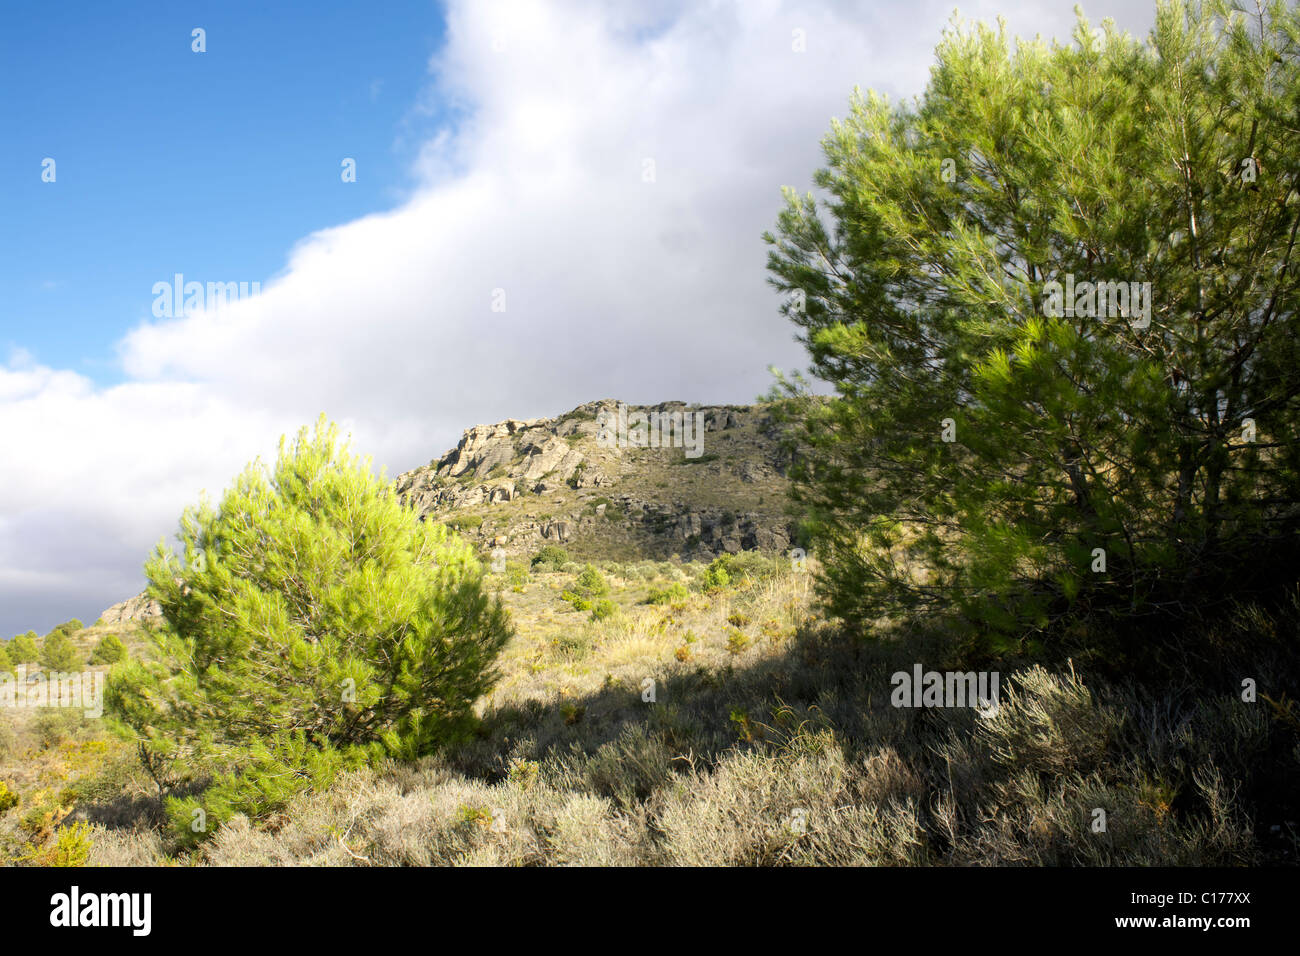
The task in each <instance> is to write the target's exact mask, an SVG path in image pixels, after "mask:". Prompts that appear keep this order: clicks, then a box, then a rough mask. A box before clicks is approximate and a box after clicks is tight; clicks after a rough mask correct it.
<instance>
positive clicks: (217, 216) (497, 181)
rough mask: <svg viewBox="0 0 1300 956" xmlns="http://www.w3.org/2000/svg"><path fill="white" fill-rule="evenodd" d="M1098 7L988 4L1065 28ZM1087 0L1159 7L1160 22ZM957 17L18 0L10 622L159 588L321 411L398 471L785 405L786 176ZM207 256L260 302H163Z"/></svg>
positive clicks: (18, 627) (904, 80)
mask: <svg viewBox="0 0 1300 956" xmlns="http://www.w3.org/2000/svg"><path fill="white" fill-rule="evenodd" d="M1073 6H1074V0H1017V2H1007V0H970V2H968V3H964V4H963V6H962V13H963V14H964V15H965V16H966V18H967V19H968V20H983V21H986V22H991V21H993V20H994V19H995V18H996V17H998V16H999V15H1005V16H1006V19H1007V26H1008V29H1009V31H1010V32H1011V33H1012V34H1013V35H1019V36H1029V37H1032V36H1033V35H1035V34H1042V35H1044V36H1047V37H1057V38H1060V39H1065V40H1067V41H1068V38H1069V35H1070V32H1071V30H1072V28H1073V26H1074V14H1073V12H1072V8H1073ZM1088 10H1089V13H1090V15H1091V16H1092V17H1093V22H1094V23H1096V22H1098V21H1099V19H1100V17H1101V16H1104V15H1107V14H1111V15H1114V16H1115V17H1116V18H1117V19H1118V21H1119V25H1120V26H1121V28H1126V29H1129V30H1131V31H1133V32H1136V33H1139V34H1145V32H1146V31H1147V29H1148V28H1149V26H1150V22H1151V19H1152V17H1151V9H1150V7H1149V6H1148V5H1146V4H1139V5H1134V4H1133V3H1132V2H1131V0H1098V2H1096V3H1089V4H1088ZM952 13H953V11H952V0H752V2H750V0H745V2H734V0H657V2H656V3H654V4H634V3H626V2H622V0H493V2H487V0H445V2H443V3H440V4H434V3H431V2H419V3H417V2H413V0H392V2H386V3H383V4H374V3H360V2H352V3H341V2H334V0H314V2H310V3H295V4H290V3H265V2H258V3H253V2H240V0H235V2H231V0H227V2H221V3H211V4H207V3H190V2H185V0H174V2H169V3H164V2H156V3H155V2H133V3H126V4H107V3H89V2H82V3H77V4H66V3H60V2H58V0H53V2H48V3H44V4H27V5H17V4H10V5H9V6H8V7H7V8H6V10H5V12H4V14H3V19H2V20H0V81H2V85H0V89H3V90H4V95H3V96H0V130H3V138H0V448H3V449H4V454H2V455H0V635H5V634H12V633H14V632H16V631H24V630H27V629H28V628H34V629H36V630H37V631H39V632H42V633H44V632H45V631H48V630H49V629H50V628H51V627H52V626H53V625H55V624H57V623H58V622H60V621H63V620H67V619H68V618H70V617H74V616H75V617H79V618H81V619H83V620H94V619H95V618H96V617H97V616H98V615H99V613H100V612H101V611H102V610H104V609H105V608H107V607H108V606H109V605H111V604H114V603H116V602H118V601H121V600H123V599H125V598H127V597H130V596H132V595H134V594H136V593H137V592H139V591H140V590H141V588H142V587H143V585H144V578H143V574H142V571H141V568H142V564H143V562H144V560H145V558H146V556H147V555H148V553H149V551H150V550H151V548H152V547H153V546H154V545H155V544H156V543H157V542H158V541H160V540H165V539H169V538H170V537H171V535H172V534H173V533H174V531H175V529H176V527H177V522H178V518H179V516H180V514H181V511H182V509H183V508H184V507H185V506H186V505H189V504H193V503H195V502H196V501H197V500H198V499H199V497H200V495H201V494H202V493H204V492H206V493H208V494H209V496H211V497H214V498H215V497H216V496H218V495H219V494H220V493H221V491H222V490H223V489H224V488H226V487H227V486H228V485H229V484H230V482H231V480H232V478H233V477H234V476H235V475H236V474H237V473H238V472H239V471H240V469H242V468H243V467H244V466H245V465H246V464H247V463H248V462H250V461H251V460H253V459H254V458H256V457H258V456H261V457H263V458H264V459H265V458H266V457H268V456H270V455H273V454H274V452H275V449H276V444H277V441H278V439H279V437H280V436H281V435H284V434H286V433H289V434H292V433H293V432H295V431H296V430H297V429H298V428H299V427H300V426H302V425H303V424H305V423H308V422H311V421H314V420H315V419H316V417H317V416H318V415H319V414H320V413H322V412H323V413H325V414H326V415H328V416H329V417H330V418H331V419H333V420H334V421H337V422H339V423H340V424H341V425H342V426H343V427H344V429H345V430H346V431H347V432H348V433H349V434H350V435H351V437H352V440H353V446H354V447H355V448H356V449H357V450H358V451H360V452H362V453H364V454H369V455H371V456H373V458H374V461H375V463H376V465H378V466H383V467H385V468H386V469H387V471H388V473H389V475H396V474H397V473H399V472H401V471H403V470H406V469H409V468H411V467H414V466H417V465H421V464H424V463H426V462H428V461H429V460H430V459H432V458H436V457H437V456H439V455H441V454H442V453H443V452H445V451H446V450H447V449H448V448H449V447H451V446H453V445H454V444H455V443H456V441H457V440H458V439H459V437H460V435H461V433H462V431H463V430H464V429H465V428H468V427H470V426H472V425H475V424H480V423H489V422H497V421H501V420H503V419H506V418H531V417H540V416H551V415H557V414H561V413H563V412H565V411H568V410H569V409H572V408H574V407H576V406H577V405H580V404H582V403H584V402H589V401H592V400H595V399H604V398H612V399H622V400H625V401H627V402H629V403H634V404H650V403H657V402H662V401H668V400H681V401H696V402H704V403H723V402H749V401H752V400H753V399H754V397H755V396H756V395H759V394H761V393H763V392H765V391H767V389H768V387H769V385H770V383H771V379H770V376H769V374H768V371H767V368H768V366H769V365H777V366H779V367H782V368H787V369H788V368H792V367H801V366H802V365H803V364H805V356H804V353H803V351H802V349H801V348H800V347H799V346H798V345H797V343H796V342H795V341H794V329H793V328H792V327H791V326H790V324H789V322H788V321H787V320H786V319H785V318H784V316H782V315H781V313H780V308H779V307H780V303H779V301H777V298H776V296H775V294H774V292H773V291H772V289H771V288H770V287H769V286H768V285H767V283H766V281H765V280H766V273H765V269H764V266H765V262H766V256H767V251H768V250H767V247H766V246H765V245H764V244H763V242H762V240H761V235H762V233H763V231H764V230H766V229H770V228H772V226H773V223H774V221H775V219H776V216H777V214H778V212H779V210H780V206H781V193H780V190H781V187H782V186H787V185H788V186H793V187H795V188H796V189H799V190H801V191H803V190H806V189H808V188H810V186H811V183H812V178H813V174H814V172H815V170H816V169H817V168H818V166H819V165H820V164H821V161H822V154H821V148H820V142H821V139H822V137H823V136H824V135H825V134H826V132H827V130H828V128H829V126H830V122H831V119H832V117H835V116H842V115H844V113H845V112H846V110H847V105H848V101H849V97H850V93H851V91H852V89H853V88H854V86H861V87H862V88H864V89H867V88H874V89H876V90H878V91H880V92H883V93H885V94H887V95H889V96H892V97H895V98H897V97H904V96H906V97H911V96H914V95H917V94H919V93H921V92H922V91H923V90H924V87H925V83H926V81H927V79H928V77H929V69H930V65H931V63H932V61H933V51H934V48H935V45H936V43H937V42H938V41H939V39H940V36H941V33H942V31H943V30H944V29H945V27H946V26H947V25H948V24H949V21H950V18H951V17H952ZM195 27H201V28H203V29H204V30H205V31H206V37H205V39H206V47H207V49H206V52H204V53H201V54H200V53H194V52H192V50H191V44H192V38H191V31H192V30H193V29H194V28H195ZM795 37H798V38H799V42H797V43H796V42H793V41H794V38H795ZM960 148H962V145H961V144H960V143H958V144H954V149H960ZM46 157H50V158H53V159H54V160H55V162H56V164H57V165H56V174H57V179H56V181H55V182H53V183H45V182H42V180H41V171H42V160H43V159H45V158H46ZM345 157H351V158H354V159H355V160H356V161H357V177H358V181H357V182H356V183H343V182H342V181H341V179H340V171H341V169H340V163H341V161H342V160H343V159H344V158H345ZM647 169H652V170H653V173H654V175H652V176H647V175H646V171H647ZM175 273H182V274H183V275H184V276H185V278H186V280H188V281H198V282H201V283H205V284H206V283H215V282H221V283H226V282H247V283H250V284H251V283H254V282H256V283H260V285H261V288H260V293H259V294H257V295H255V296H251V297H249V298H248V299H243V298H242V297H241V299H240V300H239V301H238V302H236V303H233V304H229V305H225V306H222V307H220V308H214V307H212V306H211V304H210V303H208V304H207V305H208V307H207V308H200V309H198V310H197V311H195V312H194V313H193V314H189V315H177V316H172V317H156V316H154V315H152V314H151V310H152V305H153V299H154V294H153V287H154V284H155V283H158V282H170V281H171V279H172V277H173V275H174V274H175ZM498 305H503V306H505V308H504V309H499V308H498Z"/></svg>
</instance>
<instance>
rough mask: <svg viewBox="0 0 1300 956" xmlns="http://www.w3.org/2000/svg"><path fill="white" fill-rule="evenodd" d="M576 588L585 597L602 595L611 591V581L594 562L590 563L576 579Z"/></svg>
mask: <svg viewBox="0 0 1300 956" xmlns="http://www.w3.org/2000/svg"><path fill="white" fill-rule="evenodd" d="M573 583H574V589H575V590H577V591H578V592H579V593H580V594H582V595H583V596H584V597H600V596H601V595H602V594H608V593H609V582H608V581H606V580H605V576H604V575H603V574H601V573H600V571H599V569H598V568H597V567H596V566H595V565H594V564H588V565H587V566H586V567H584V568H583V569H582V570H581V571H580V572H579V573H578V576H577V578H575V579H574V582H573Z"/></svg>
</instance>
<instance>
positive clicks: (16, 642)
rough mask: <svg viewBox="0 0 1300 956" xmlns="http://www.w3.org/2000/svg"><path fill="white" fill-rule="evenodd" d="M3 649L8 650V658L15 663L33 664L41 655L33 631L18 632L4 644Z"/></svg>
mask: <svg viewBox="0 0 1300 956" xmlns="http://www.w3.org/2000/svg"><path fill="white" fill-rule="evenodd" d="M5 650H7V651H8V652H9V659H10V660H11V661H13V662H14V663H15V664H33V663H35V662H36V661H37V660H39V659H40V656H41V649H40V647H39V646H38V645H37V643H36V632H35V631H28V632H27V633H26V634H19V635H18V636H17V637H15V638H14V639H13V640H11V641H10V642H9V643H8V645H6V647H5Z"/></svg>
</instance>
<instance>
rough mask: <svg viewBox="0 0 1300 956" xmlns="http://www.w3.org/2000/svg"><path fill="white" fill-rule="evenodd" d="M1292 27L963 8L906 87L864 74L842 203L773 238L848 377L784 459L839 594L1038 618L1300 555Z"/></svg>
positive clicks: (844, 603) (832, 597)
mask: <svg viewBox="0 0 1300 956" xmlns="http://www.w3.org/2000/svg"><path fill="white" fill-rule="evenodd" d="M1298 37H1300V13H1297V11H1296V9H1294V8H1292V7H1288V6H1287V5H1286V4H1284V3H1281V2H1273V3H1270V4H1268V5H1267V7H1266V9H1264V10H1262V11H1261V12H1260V14H1259V16H1258V17H1255V16H1251V17H1246V16H1243V15H1242V14H1240V13H1237V12H1234V11H1232V10H1231V9H1230V8H1229V7H1228V6H1227V5H1226V4H1223V3H1217V2H1216V3H1208V4H1205V5H1204V6H1202V5H1199V4H1182V3H1176V2H1167V3H1161V4H1160V5H1159V7H1158V10H1157V17H1156V25H1155V27H1154V29H1153V31H1152V33H1151V35H1150V37H1149V38H1148V39H1147V41H1146V42H1140V41H1138V40H1135V39H1133V38H1132V37H1129V36H1128V35H1127V34H1123V35H1121V34H1119V33H1117V31H1116V30H1115V29H1114V27H1113V24H1111V23H1110V22H1107V24H1106V25H1105V29H1104V31H1102V32H1101V34H1100V36H1098V35H1097V34H1095V33H1094V31H1093V30H1092V29H1091V27H1090V26H1089V24H1088V23H1087V21H1086V20H1084V19H1083V17H1082V16H1080V19H1079V22H1078V25H1077V27H1076V30H1075V34H1074V38H1073V39H1074V42H1073V43H1072V44H1069V45H1053V46H1051V47H1049V46H1047V45H1045V44H1044V43H1042V42H1038V41H1036V42H1032V43H1025V42H1023V41H1021V42H1020V43H1019V45H1018V46H1016V47H1015V49H1014V51H1013V50H1012V48H1011V45H1010V42H1009V40H1008V37H1007V36H1006V35H1005V33H1004V32H1003V31H1002V30H997V31H994V30H992V29H990V28H987V27H983V26H981V27H978V28H963V27H957V26H954V27H953V28H951V29H950V30H949V31H948V32H947V33H946V34H945V36H944V38H943V40H942V42H941V44H940V46H939V47H938V50H937V62H936V64H935V66H934V69H933V71H932V74H931V80H930V83H929V86H928V88H927V89H926V91H925V94H924V96H923V97H922V98H921V100H920V101H919V102H917V103H916V104H915V105H907V104H891V103H889V102H888V101H887V100H886V99H885V98H883V97H881V96H879V95H877V94H875V93H870V94H868V95H866V96H862V95H860V94H858V93H855V94H854V98H853V101H852V105H851V113H850V116H849V117H848V118H847V119H846V120H844V121H842V122H841V121H836V122H835V123H834V124H833V126H832V129H831V132H830V134H829V135H828V136H827V137H826V139H825V140H824V143H823V146H824V150H825V154H826V158H827V162H828V167H827V168H825V169H823V170H821V171H820V172H819V173H818V175H817V177H816V179H815V182H816V185H817V186H818V187H819V188H820V189H822V190H824V192H825V193H826V194H827V197H828V198H826V199H825V200H824V201H822V202H820V203H819V202H818V200H817V199H816V198H815V197H814V196H813V195H812V194H808V195H806V196H804V197H800V196H798V195H797V194H795V193H794V192H793V191H792V190H787V191H786V206H785V209H784V211H783V212H782V213H781V215H780V218H779V221H778V230H777V231H778V233H779V236H774V235H772V234H771V233H768V234H766V235H765V237H764V238H765V239H766V240H767V241H768V242H769V243H771V244H772V245H773V246H774V248H773V250H772V252H771V254H770V256H769V270H770V272H771V275H772V283H773V284H774V285H775V286H776V287H777V288H778V289H779V290H781V291H782V292H783V293H785V295H786V302H785V304H784V305H783V310H784V311H785V312H786V314H787V315H789V316H790V318H791V319H792V320H793V321H794V322H795V323H796V324H797V325H798V326H799V328H800V330H801V338H802V341H803V342H804V343H805V345H806V346H807V348H808V350H809V353H810V356H811V360H812V366H811V371H812V372H813V373H814V374H815V375H816V376H818V377H820V378H821V379H824V380H826V381H828V382H830V383H832V384H833V386H834V389H835V394H834V396H833V397H832V398H830V399H829V400H827V401H812V400H809V399H807V398H802V399H797V400H796V408H797V411H798V412H799V413H800V414H801V415H802V425H801V428H800V432H799V434H798V436H797V438H798V441H799V444H800V446H801V448H800V450H801V459H800V462H799V464H798V465H797V467H796V470H795V475H794V477H795V480H796V492H795V493H796V497H797V499H798V500H799V501H800V502H801V504H802V505H803V507H804V508H805V509H806V512H807V516H808V523H809V527H810V529H811V530H812V531H813V532H814V533H815V534H816V535H818V537H819V538H820V547H821V548H822V549H823V558H824V560H823V562H822V566H823V567H824V568H825V572H824V577H823V581H822V587H823V592H824V594H825V595H826V597H827V598H828V601H829V604H830V607H831V610H832V611H833V612H835V613H836V614H838V615H839V616H840V617H842V618H843V619H845V620H847V621H850V622H853V623H855V624H857V625H859V626H860V627H862V628H863V629H865V628H866V627H868V626H869V624H870V623H871V622H872V621H875V620H877V619H878V618H879V617H881V616H882V615H883V616H891V615H898V614H901V613H906V612H907V611H909V610H915V609H922V608H948V609H951V608H955V609H957V610H958V611H960V612H962V613H964V614H965V615H966V616H967V617H968V618H970V619H972V620H976V621H979V622H983V623H984V624H987V625H991V628H990V630H992V631H993V632H995V633H1011V634H1016V633H1021V634H1023V633H1025V631H1024V629H1025V628H1026V626H1028V627H1030V628H1036V627H1038V628H1041V627H1044V626H1046V625H1048V624H1049V622H1050V621H1051V620H1052V619H1053V617H1054V616H1055V615H1057V614H1061V613H1064V612H1065V611H1067V610H1070V611H1072V612H1076V613H1077V612H1078V611H1079V610H1080V609H1081V608H1093V609H1105V612H1106V613H1107V614H1113V615H1120V616H1131V615H1135V614H1144V613H1148V612H1152V611H1155V610H1178V609H1185V608H1187V607H1189V606H1191V605H1194V604H1195V603H1197V602H1198V601H1201V600H1203V599H1204V598H1205V596H1206V588H1207V586H1214V587H1216V588H1219V589H1220V593H1222V592H1224V591H1229V590H1232V591H1234V592H1235V593H1236V594H1237V595H1238V596H1241V595H1243V594H1248V593H1250V590H1251V588H1252V587H1253V586H1254V585H1257V584H1263V583H1264V582H1265V579H1266V578H1267V575H1260V574H1259V573H1258V571H1259V569H1261V568H1265V569H1267V568H1269V567H1270V566H1272V567H1279V566H1284V565H1282V564H1279V563H1278V562H1273V563H1272V564H1271V565H1270V562H1268V561H1261V557H1262V556H1264V555H1268V554H1278V555H1290V556H1294V542H1295V540H1296V537H1297V536H1296V531H1297V503H1298V502H1300V444H1298V443H1297V438H1296V424H1297V405H1298V403H1300V362H1298V361H1297V359H1300V344H1298V343H1300V335H1297V333H1298V332H1300V329H1298V328H1297V320H1296V304H1297V295H1298V285H1300V284H1298V283H1297V276H1298V274H1300V270H1298V267H1297V263H1296V258H1295V256H1296V239H1297V230H1298V229H1300V193H1298V192H1297V187H1298V186H1300V152H1298V151H1297V150H1296V149H1295V133H1294V129H1295V117H1296V116H1297V113H1298V112H1300V74H1298V67H1300V48H1298V39H1297V38H1298ZM823 213H824V214H825V217H826V218H825V219H824V218H823ZM827 220H829V222H828V221H827ZM1058 283H1059V285H1058ZM1098 283H1107V286H1105V287H1104V291H1105V295H1104V296H1102V297H1099V295H1098V291H1097V290H1098V286H1097V284H1098ZM1110 283H1124V285H1123V287H1122V288H1121V287H1119V286H1111V285H1109V284H1110ZM1132 283H1137V285H1136V286H1135V285H1132ZM1145 283H1149V286H1148V285H1145ZM1148 290H1149V292H1148ZM1148 294H1149V297H1148ZM1067 295H1068V296H1069V301H1067ZM783 387H784V389H785V392H786V394H796V393H799V392H800V391H801V389H802V386H801V385H800V383H799V381H798V380H797V379H794V380H788V381H785V382H784V383H783ZM1242 569H1247V570H1246V571H1245V572H1244V573H1243V571H1242Z"/></svg>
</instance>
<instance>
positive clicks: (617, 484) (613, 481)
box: [397, 400, 793, 559]
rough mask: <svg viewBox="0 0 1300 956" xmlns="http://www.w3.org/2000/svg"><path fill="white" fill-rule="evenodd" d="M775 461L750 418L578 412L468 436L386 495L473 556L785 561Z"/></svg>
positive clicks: (767, 421) (781, 482) (742, 410)
mask: <svg viewBox="0 0 1300 956" xmlns="http://www.w3.org/2000/svg"><path fill="white" fill-rule="evenodd" d="M786 464H787V463H786V461H785V459H784V457H783V454H782V451H781V449H780V447H779V444H778V442H777V433H776V431H775V428H774V426H773V422H772V419H771V417H770V415H769V414H768V412H767V411H766V409H764V408H763V407H761V406H703V407H700V406H687V405H685V404H683V403H680V402H665V403H663V404H660V405H655V406H631V407H628V406H620V403H619V402H617V401H614V400H603V401H598V402H589V403H588V404H586V405H580V406H579V407H577V408H575V409H574V410H573V411H571V412H568V413H567V414H565V415H561V416H559V417H557V418H546V419H529V420H519V419H510V420H507V421H504V422H499V423H497V424H495V425H476V426H475V427H473V428H470V429H469V430H467V431H466V432H465V434H464V437H463V438H462V439H461V441H460V443H459V444H458V445H457V446H456V447H455V448H453V449H451V450H450V451H448V452H447V453H446V454H445V455H444V456H443V457H442V458H440V459H438V460H437V461H435V462H432V463H431V464H429V465H428V466H426V467H423V468H417V469H415V470H414V471H410V472H407V473H405V474H403V475H400V476H399V477H398V479H397V490H398V492H399V494H401V495H402V497H403V498H404V499H406V500H407V501H410V502H411V503H413V504H414V506H415V507H416V509H417V510H418V511H419V512H420V514H421V515H422V516H423V517H425V518H426V519H428V520H437V521H444V522H446V523H448V524H450V525H452V526H453V527H456V528H457V530H459V531H460V532H461V533H462V534H463V535H465V536H466V537H468V538H470V539H471V540H474V541H476V542H477V543H479V544H480V545H482V546H484V547H500V548H502V549H504V550H505V551H506V553H507V554H510V555H514V554H521V553H530V552H532V551H534V550H536V548H537V547H539V546H540V545H541V544H544V543H548V542H550V543H556V544H564V545H565V546H566V547H567V548H569V549H570V550H571V551H572V552H574V554H575V556H582V557H608V558H618V559H631V558H635V557H641V556H645V557H666V556H668V555H671V554H680V555H681V556H682V557H707V556H709V555H711V554H718V553H721V552H736V551H741V550H747V549H751V548H763V549H770V550H784V549H786V548H788V547H789V546H790V542H791V538H792V535H793V528H792V527H791V522H790V519H789V517H788V516H787V515H786V513H785V498H786V491H787V481H786V478H785V471H786Z"/></svg>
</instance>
